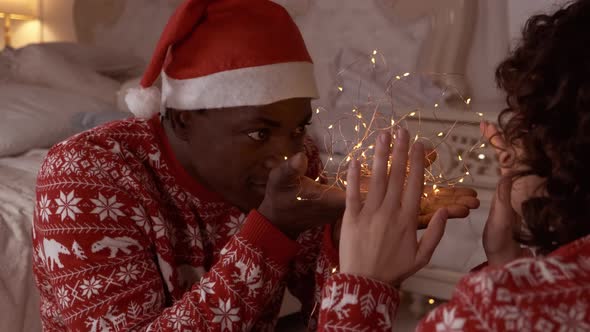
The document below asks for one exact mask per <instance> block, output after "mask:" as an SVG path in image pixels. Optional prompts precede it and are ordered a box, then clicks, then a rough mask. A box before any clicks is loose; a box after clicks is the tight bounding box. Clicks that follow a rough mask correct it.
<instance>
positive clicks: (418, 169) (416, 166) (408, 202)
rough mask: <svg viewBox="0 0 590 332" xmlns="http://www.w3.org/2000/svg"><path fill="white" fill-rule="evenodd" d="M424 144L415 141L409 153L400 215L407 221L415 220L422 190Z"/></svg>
mask: <svg viewBox="0 0 590 332" xmlns="http://www.w3.org/2000/svg"><path fill="white" fill-rule="evenodd" d="M423 155H424V145H422V143H415V144H414V146H412V152H411V154H410V175H409V176H408V180H407V184H406V188H405V191H404V195H403V203H402V216H407V217H405V218H404V219H406V221H407V222H410V221H414V222H415V221H416V220H415V219H417V216H418V211H419V210H420V198H421V197H422V193H423V192H424V158H423V157H422V156H423Z"/></svg>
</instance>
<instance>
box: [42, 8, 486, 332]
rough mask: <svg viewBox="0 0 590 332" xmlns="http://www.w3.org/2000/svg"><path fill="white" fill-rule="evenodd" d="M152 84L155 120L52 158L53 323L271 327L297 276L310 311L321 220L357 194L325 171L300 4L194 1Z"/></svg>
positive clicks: (170, 38)
mask: <svg viewBox="0 0 590 332" xmlns="http://www.w3.org/2000/svg"><path fill="white" fill-rule="evenodd" d="M160 73H162V76H163V87H162V95H161V96H160V95H159V91H158V90H157V89H155V88H154V87H152V85H153V83H154V82H155V81H156V80H157V78H158V76H159V75H160ZM142 86H143V89H141V90H140V91H136V93H135V95H132V96H130V97H129V98H128V102H129V104H130V107H131V109H132V110H133V111H134V113H135V114H136V115H137V116H138V117H140V118H143V119H133V120H126V121H121V122H116V123H112V124H109V125H106V126H104V127H101V128H97V129H94V130H92V131H89V132H86V133H83V134H81V135H78V136H76V137H73V138H71V139H70V140H68V141H66V142H63V143H61V144H58V145H57V146H55V147H54V148H53V149H52V150H51V151H50V153H49V154H48V156H47V159H46V161H45V163H44V165H43V166H42V169H41V171H40V174H39V180H38V184H37V209H36V214H35V221H34V222H35V225H34V233H33V238H34V246H35V252H36V254H35V257H34V269H35V275H36V279H37V284H38V287H39V289H40V292H41V314H42V320H43V324H44V328H45V329H46V330H55V331H61V330H92V331H94V330H99V329H100V330H103V331H105V330H106V331H109V330H110V331H119V330H129V329H132V330H157V331H160V330H175V331H176V330H213V331H233V330H256V331H258V330H272V329H273V327H274V324H275V322H276V318H277V315H278V311H279V309H280V304H281V301H282V297H283V293H284V290H285V287H286V286H288V287H289V289H290V290H291V292H292V293H293V294H295V295H296V296H297V297H299V298H300V299H301V301H302V303H303V306H304V307H303V311H304V312H307V313H310V312H311V311H312V309H313V307H314V305H315V302H316V299H319V291H320V290H321V287H322V284H323V280H324V279H325V278H326V277H327V276H329V275H330V274H331V273H332V270H333V269H334V268H336V267H337V254H336V251H335V250H334V249H333V245H332V243H331V235H332V234H331V233H332V232H331V230H330V228H329V227H328V228H326V230H325V231H324V227H323V226H324V225H326V224H327V223H331V222H334V221H336V220H337V219H339V218H340V217H341V215H342V212H343V210H344V194H343V192H341V191H339V190H334V189H331V190H328V187H327V186H322V185H321V184H319V183H318V182H316V181H315V180H316V179H317V178H318V177H320V175H321V174H320V171H321V168H320V163H319V161H318V157H317V151H316V150H315V149H314V147H313V145H312V144H311V143H310V142H309V141H308V139H306V136H305V127H306V125H307V124H308V123H309V121H310V119H311V107H310V100H311V98H316V97H317V92H316V88H315V81H314V78H313V67H312V62H311V59H310V57H309V54H308V52H307V50H306V47H305V44H304V42H303V40H302V38H301V35H300V33H299V31H298V29H297V27H296V25H295V24H294V23H293V21H292V20H291V18H290V17H289V16H288V14H287V12H286V11H285V10H284V9H283V8H282V7H280V6H279V5H276V4H274V3H272V2H270V1H267V0H216V1H206V0H188V1H186V2H185V3H184V4H183V5H182V6H181V7H180V8H179V9H178V10H177V11H176V13H175V14H174V15H173V17H172V18H171V20H170V22H169V24H168V26H167V27H166V30H165V31H164V33H163V35H162V38H161V40H160V42H159V44H158V46H157V48H156V51H155V55H154V58H153V60H152V62H151V64H150V66H149V68H148V70H147V71H146V73H145V76H144V78H143V81H142ZM150 104H151V105H150ZM158 112H160V113H161V114H162V116H161V117H158V116H157V115H156V114H157V113H158ZM305 175H306V176H305ZM472 199H474V198H472ZM463 210H466V208H465V207H463ZM316 285H317V286H316ZM316 314H317V312H316Z"/></svg>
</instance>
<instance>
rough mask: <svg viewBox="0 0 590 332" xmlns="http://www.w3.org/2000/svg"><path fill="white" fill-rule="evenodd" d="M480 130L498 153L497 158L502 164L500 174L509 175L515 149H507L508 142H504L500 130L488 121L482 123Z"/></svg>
mask: <svg viewBox="0 0 590 332" xmlns="http://www.w3.org/2000/svg"><path fill="white" fill-rule="evenodd" d="M480 130H481V133H482V135H483V136H484V137H485V138H486V139H487V140H488V141H489V142H490V144H491V145H492V147H493V148H494V151H495V152H496V158H497V159H498V163H499V164H500V172H501V173H502V175H506V174H508V172H509V170H510V167H511V166H512V164H513V163H514V158H515V151H514V149H512V148H508V147H507V145H506V142H505V141H504V136H503V135H502V133H501V132H500V131H499V130H498V128H497V127H496V125H494V124H492V123H489V122H487V121H482V122H481V123H480Z"/></svg>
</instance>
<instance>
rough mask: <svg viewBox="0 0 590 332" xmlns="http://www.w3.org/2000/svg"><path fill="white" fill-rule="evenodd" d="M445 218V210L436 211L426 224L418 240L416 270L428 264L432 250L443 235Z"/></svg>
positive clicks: (446, 216)
mask: <svg viewBox="0 0 590 332" xmlns="http://www.w3.org/2000/svg"><path fill="white" fill-rule="evenodd" d="M447 218H448V215H447V210H446V209H440V210H438V211H436V213H435V214H434V216H433V217H432V219H431V220H430V222H429V223H428V227H426V231H424V234H423V235H422V238H420V241H419V242H418V249H417V251H416V265H417V266H416V270H418V269H421V268H423V267H424V266H426V264H428V262H430V258H432V254H434V250H435V249H436V247H437V246H438V244H439V243H440V240H441V239H442V237H443V235H444V234H445V226H446V224H447ZM413 235H415V234H413Z"/></svg>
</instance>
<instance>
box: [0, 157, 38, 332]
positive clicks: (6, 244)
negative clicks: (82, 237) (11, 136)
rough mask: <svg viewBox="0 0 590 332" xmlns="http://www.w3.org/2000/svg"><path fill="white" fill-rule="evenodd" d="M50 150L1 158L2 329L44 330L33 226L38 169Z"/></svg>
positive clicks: (0, 280)
mask: <svg viewBox="0 0 590 332" xmlns="http://www.w3.org/2000/svg"><path fill="white" fill-rule="evenodd" d="M46 153H47V150H31V151H29V152H28V153H25V154H24V155H21V156H18V157H14V158H0V262H2V266H1V267H0V331H27V332H28V331H40V330H41V326H40V319H39V296H38V293H37V289H36V287H35V284H34V281H33V276H32V269H31V266H32V258H31V257H32V245H31V241H32V239H31V226H32V219H33V217H32V216H33V210H34V204H35V182H36V178H37V172H38V170H39V167H40V166H41V163H42V161H43V158H44V157H45V155H46Z"/></svg>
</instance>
